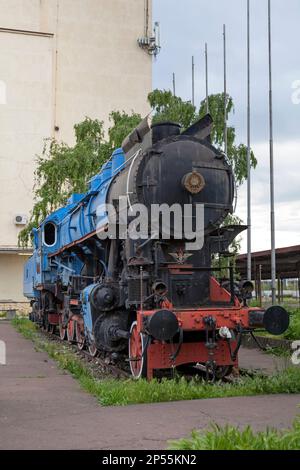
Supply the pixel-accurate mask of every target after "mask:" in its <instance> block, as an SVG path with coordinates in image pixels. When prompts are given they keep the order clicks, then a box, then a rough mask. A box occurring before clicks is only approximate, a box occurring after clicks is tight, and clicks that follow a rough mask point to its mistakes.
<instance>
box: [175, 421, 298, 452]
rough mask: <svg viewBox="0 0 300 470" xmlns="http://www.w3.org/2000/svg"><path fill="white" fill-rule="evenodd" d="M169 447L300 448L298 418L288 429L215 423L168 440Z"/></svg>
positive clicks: (195, 448)
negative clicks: (242, 426)
mask: <svg viewBox="0 0 300 470" xmlns="http://www.w3.org/2000/svg"><path fill="white" fill-rule="evenodd" d="M170 449H172V450H299V449H300V419H299V418H298V419H296V420H295V421H294V423H293V426H292V428H291V429H289V430H285V431H278V430H276V429H266V430H265V431H260V432H254V431H253V430H252V429H251V427H250V426H248V427H246V428H245V429H243V430H240V429H239V428H236V427H233V426H228V425H227V426H225V427H220V426H218V425H217V424H213V425H211V428H210V429H208V430H203V431H199V432H198V431H193V432H192V434H191V437H190V438H189V439H181V440H179V441H173V442H171V443H170Z"/></svg>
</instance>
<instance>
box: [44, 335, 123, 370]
mask: <svg viewBox="0 0 300 470" xmlns="http://www.w3.org/2000/svg"><path fill="white" fill-rule="evenodd" d="M39 332H40V334H41V335H42V336H44V337H45V338H47V339H48V340H50V341H52V342H56V343H59V344H62V345H64V346H66V347H68V348H69V349H70V352H72V353H74V354H75V355H76V356H77V357H79V358H81V359H82V360H83V361H84V362H85V363H87V365H89V366H90V368H91V369H92V370H93V373H94V375H95V376H100V377H102V378H103V376H110V377H113V378H118V379H120V378H123V379H124V378H126V379H128V378H130V377H131V374H130V372H129V365H128V364H126V361H125V360H123V361H122V362H121V364H122V366H123V367H122V368H121V367H118V366H117V365H116V364H115V363H113V362H112V360H111V358H109V357H108V356H107V355H105V353H102V352H100V351H98V352H97V355H96V356H94V357H93V356H91V354H90V353H89V352H88V351H87V350H85V349H79V348H78V347H77V343H76V340H73V341H68V340H62V339H61V338H60V336H59V334H58V333H57V332H55V333H50V332H49V331H46V330H44V329H43V328H40V330H39ZM126 369H128V370H126Z"/></svg>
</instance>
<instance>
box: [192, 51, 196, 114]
mask: <svg viewBox="0 0 300 470" xmlns="http://www.w3.org/2000/svg"><path fill="white" fill-rule="evenodd" d="M192 105H193V106H195V61H194V56H192Z"/></svg>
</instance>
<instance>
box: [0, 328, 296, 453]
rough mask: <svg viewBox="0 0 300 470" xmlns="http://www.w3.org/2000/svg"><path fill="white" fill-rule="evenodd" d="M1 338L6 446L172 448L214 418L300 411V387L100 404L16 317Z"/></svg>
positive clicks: (282, 416) (278, 423)
mask: <svg viewBox="0 0 300 470" xmlns="http://www.w3.org/2000/svg"><path fill="white" fill-rule="evenodd" d="M0 340H4V341H5V342H6V345H7V365H6V366H0V449H113V450H117V449H126V450H131V449H146V450H149V449H165V448H166V447H167V441H168V440H169V439H178V438H181V437H184V436H186V435H188V434H189V433H190V431H191V430H192V429H195V428H198V429H199V428H202V427H206V426H207V425H208V424H209V423H210V422H211V421H214V422H218V423H219V424H225V423H231V424H236V425H241V426H244V425H247V424H251V425H252V426H253V427H254V428H255V429H264V428H265V427H266V426H275V427H279V428H283V427H288V426H289V425H290V424H291V422H292V421H293V419H294V417H295V416H296V415H297V413H299V414H300V411H299V409H298V408H297V405H298V404H300V395H273V396H259V397H240V398H223V399H211V400H195V401H186V402H176V403H159V404H149V405H134V406H127V407H101V406H99V404H98V403H97V401H96V399H95V398H93V397H92V396H90V395H88V394H87V393H85V392H84V391H82V390H81V389H80V387H79V385H78V383H77V382H76V380H74V379H73V378H72V377H71V376H70V375H69V374H66V373H64V372H63V371H61V370H59V369H58V368H57V366H56V364H55V363H54V362H53V361H52V360H51V359H49V357H48V355H47V354H46V353H43V352H37V351H35V349H34V345H33V343H32V342H31V341H28V340H26V339H24V338H23V337H22V336H21V335H20V334H18V333H17V332H16V331H15V330H14V328H13V327H12V326H11V325H10V324H9V323H4V322H0Z"/></svg>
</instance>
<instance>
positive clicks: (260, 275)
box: [258, 264, 262, 307]
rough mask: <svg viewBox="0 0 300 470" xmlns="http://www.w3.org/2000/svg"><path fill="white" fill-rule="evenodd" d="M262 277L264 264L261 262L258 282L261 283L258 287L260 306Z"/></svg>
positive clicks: (260, 304)
mask: <svg viewBox="0 0 300 470" xmlns="http://www.w3.org/2000/svg"><path fill="white" fill-rule="evenodd" d="M261 278H262V265H261V264H260V265H259V280H258V284H259V288H258V292H259V306H260V307H262V288H261Z"/></svg>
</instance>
